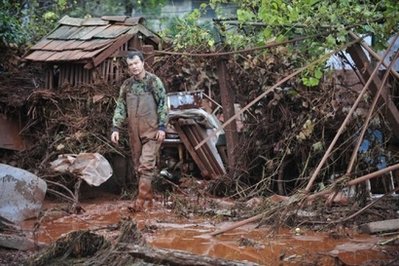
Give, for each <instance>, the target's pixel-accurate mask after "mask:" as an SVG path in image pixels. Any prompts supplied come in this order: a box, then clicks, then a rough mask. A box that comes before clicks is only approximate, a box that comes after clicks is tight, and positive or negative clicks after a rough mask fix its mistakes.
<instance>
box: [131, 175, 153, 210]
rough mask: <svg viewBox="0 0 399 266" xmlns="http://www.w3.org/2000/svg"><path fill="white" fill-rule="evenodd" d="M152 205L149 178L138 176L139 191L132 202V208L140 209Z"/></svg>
mask: <svg viewBox="0 0 399 266" xmlns="http://www.w3.org/2000/svg"><path fill="white" fill-rule="evenodd" d="M151 207H152V186H151V180H149V179H147V178H140V181H139V193H138V195H137V198H136V200H135V202H134V209H135V210H136V211H142V210H144V208H151Z"/></svg>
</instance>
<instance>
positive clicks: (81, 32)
mask: <svg viewBox="0 0 399 266" xmlns="http://www.w3.org/2000/svg"><path fill="white" fill-rule="evenodd" d="M94 29H96V27H95V26H85V27H80V28H79V29H78V30H77V31H75V32H74V33H73V34H71V35H70V36H69V37H68V39H77V40H79V39H81V38H82V37H84V36H86V35H87V34H88V33H89V32H91V31H93V30H94Z"/></svg>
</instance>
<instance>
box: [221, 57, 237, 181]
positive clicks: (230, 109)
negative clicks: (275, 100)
mask: <svg viewBox="0 0 399 266" xmlns="http://www.w3.org/2000/svg"><path fill="white" fill-rule="evenodd" d="M217 60H218V61H217V68H216V69H217V70H216V72H217V76H218V83H219V88H220V98H221V100H222V106H223V117H224V121H226V120H228V119H230V118H231V117H233V116H234V114H235V110H234V101H235V92H234V90H233V89H232V88H231V86H230V85H229V79H228V73H227V66H226V59H225V58H221V59H217ZM224 131H225V136H226V142H227V143H226V144H227V145H226V147H227V164H228V167H227V168H228V171H227V172H228V173H229V175H231V174H232V173H233V172H234V167H235V165H236V147H237V142H238V135H237V124H236V123H235V121H233V123H230V124H228V125H227V126H226V127H225V129H224Z"/></svg>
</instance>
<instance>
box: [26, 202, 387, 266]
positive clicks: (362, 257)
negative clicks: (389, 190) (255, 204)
mask: <svg viewBox="0 0 399 266" xmlns="http://www.w3.org/2000/svg"><path fill="white" fill-rule="evenodd" d="M130 204H131V202H129V201H120V200H112V199H107V200H104V201H102V202H101V201H99V200H96V201H95V202H86V203H84V204H82V207H83V208H84V209H85V210H86V212H85V213H83V214H80V215H68V214H66V213H65V212H63V211H62V210H60V207H62V206H60V205H58V204H54V203H46V205H45V209H46V210H47V212H46V213H47V215H46V218H45V219H43V221H42V223H41V226H40V227H39V229H38V230H36V237H37V240H38V241H40V242H44V243H51V242H53V241H55V240H57V239H58V238H59V237H60V236H61V235H62V234H65V233H68V232H71V231H75V230H81V229H94V230H98V232H99V233H100V232H101V233H104V234H109V235H110V236H112V234H113V233H114V234H117V230H116V231H115V230H111V229H112V228H113V227H115V225H116V224H117V223H118V222H119V221H120V220H121V219H122V218H129V219H134V220H135V221H136V223H137V225H138V227H139V229H141V230H142V232H143V235H144V237H145V238H146V240H147V242H148V243H149V244H150V245H152V246H153V247H156V248H168V249H176V250H181V251H188V252H192V253H195V254H200V255H208V256H212V257H221V258H225V259H232V260H241V261H244V260H247V261H250V262H255V263H259V264H262V265H278V264H279V263H281V262H283V264H290V265H296V264H302V263H304V262H308V263H309V262H311V263H316V264H318V265H334V264H335V262H336V261H341V262H344V263H346V264H349V265H364V264H369V265H375V264H383V263H384V262H389V261H391V260H392V259H393V258H390V257H389V256H388V255H386V253H385V252H384V250H382V247H380V246H378V241H380V240H383V239H382V238H379V237H376V236H369V235H359V234H355V233H354V232H349V231H345V232H343V233H341V234H340V235H339V236H337V235H336V234H335V235H334V237H332V235H331V236H330V235H329V234H327V233H325V232H311V231H309V230H306V229H305V228H302V229H301V231H300V232H299V234H298V233H296V232H295V231H293V230H290V229H279V231H277V232H274V231H273V230H271V229H268V228H263V227H262V228H256V225H255V224H249V225H246V226H244V227H241V228H238V229H235V230H233V231H230V232H228V233H225V234H223V235H221V236H217V237H210V236H209V233H211V232H214V231H215V230H217V229H220V228H222V227H224V226H227V225H229V224H230V223H229V222H223V221H215V220H213V221H212V220H208V219H205V218H198V217H192V218H190V219H187V218H182V217H178V216H176V215H174V214H173V213H172V212H171V211H169V210H167V209H165V208H163V207H162V206H161V204H158V205H156V207H155V208H154V209H153V210H151V211H150V212H147V213H131V212H130V211H129V210H128V207H129V206H130ZM35 222H36V221H26V222H24V223H23V224H22V227H23V228H24V229H25V230H27V231H30V232H32V231H33V228H34V226H35Z"/></svg>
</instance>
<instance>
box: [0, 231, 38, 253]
mask: <svg viewBox="0 0 399 266" xmlns="http://www.w3.org/2000/svg"><path fill="white" fill-rule="evenodd" d="M38 244H40V246H42V247H44V244H43V243H38ZM0 246H1V247H6V248H12V249H17V250H32V249H34V248H36V247H37V245H36V243H35V241H33V240H32V239H29V238H26V237H24V236H18V235H16V234H14V235H7V234H2V233H0Z"/></svg>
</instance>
